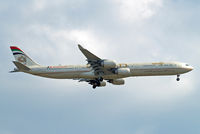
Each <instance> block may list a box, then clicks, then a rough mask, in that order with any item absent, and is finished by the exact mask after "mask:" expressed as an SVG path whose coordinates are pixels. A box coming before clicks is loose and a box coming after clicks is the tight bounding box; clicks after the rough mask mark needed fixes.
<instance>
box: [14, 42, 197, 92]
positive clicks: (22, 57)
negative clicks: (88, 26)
mask: <svg viewBox="0 0 200 134" xmlns="http://www.w3.org/2000/svg"><path fill="white" fill-rule="evenodd" d="M78 48H79V49H80V51H81V52H82V53H83V55H84V56H85V57H86V61H87V65H66V66H61V65H59V66H41V65H39V64H37V63H36V62H34V61H33V60H32V59H31V58H29V57H28V56H27V55H26V54H25V53H24V51H22V50H21V49H20V48H18V47H16V46H10V49H11V51H12V53H13V55H14V58H15V61H13V63H14V64H15V66H16V68H14V70H13V71H10V72H11V73H13V72H24V73H28V74H32V75H36V76H41V77H46V78H54V79H74V80H79V82H87V83H88V84H90V85H92V87H93V88H94V89H95V88H96V87H105V86H106V81H107V82H109V83H111V84H113V85H124V84H125V80H124V78H127V77H136V76H167V75H176V76H177V78H176V80H177V81H179V80H180V75H181V74H184V73H187V72H190V71H192V70H193V67H192V66H190V65H189V64H187V63H182V62H153V63H120V64H117V63H116V62H115V61H114V60H108V59H101V58H99V57H97V56H96V55H94V54H93V53H91V52H90V51H88V50H87V49H85V48H83V47H82V46H81V45H78Z"/></svg>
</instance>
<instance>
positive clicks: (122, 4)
mask: <svg viewBox="0 0 200 134" xmlns="http://www.w3.org/2000/svg"><path fill="white" fill-rule="evenodd" d="M113 2H114V3H115V4H116V5H117V7H118V8H119V17H120V18H121V19H122V20H124V21H129V22H133V21H139V20H144V19H148V18H150V17H152V16H154V15H155V14H156V13H157V11H158V10H159V9H160V8H161V7H162V3H163V0H113Z"/></svg>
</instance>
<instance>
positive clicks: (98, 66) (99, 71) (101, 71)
mask: <svg viewBox="0 0 200 134" xmlns="http://www.w3.org/2000/svg"><path fill="white" fill-rule="evenodd" d="M78 47H79V49H80V51H81V52H82V53H83V54H84V55H85V57H86V58H87V62H88V64H89V65H90V66H91V67H92V68H93V70H94V73H95V75H97V76H99V77H101V76H103V75H109V74H112V73H113V72H112V70H111V68H105V67H104V64H102V63H103V62H104V61H105V60H103V59H101V58H99V57H97V56H96V55H94V54H93V53H91V52H90V51H88V50H87V49H85V48H83V47H82V46H81V45H78ZM115 66H116V65H115Z"/></svg>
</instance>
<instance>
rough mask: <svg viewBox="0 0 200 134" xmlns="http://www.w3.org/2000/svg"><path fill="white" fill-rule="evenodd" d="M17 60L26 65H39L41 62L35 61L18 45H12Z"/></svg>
mask: <svg viewBox="0 0 200 134" xmlns="http://www.w3.org/2000/svg"><path fill="white" fill-rule="evenodd" d="M10 49H11V51H12V53H13V55H14V57H15V60H16V61H17V62H19V63H21V64H23V65H25V66H39V64H37V63H35V62H34V61H33V60H32V59H31V58H29V57H28V56H27V55H26V54H25V53H24V52H23V51H22V50H21V49H19V48H18V47H16V46H11V47H10Z"/></svg>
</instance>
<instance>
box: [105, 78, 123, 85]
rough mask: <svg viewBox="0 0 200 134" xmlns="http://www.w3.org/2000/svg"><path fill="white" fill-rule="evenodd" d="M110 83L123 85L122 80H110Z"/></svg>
mask: <svg viewBox="0 0 200 134" xmlns="http://www.w3.org/2000/svg"><path fill="white" fill-rule="evenodd" d="M109 82H110V83H112V84H113V85H124V84H125V81H124V79H114V80H110V81H109Z"/></svg>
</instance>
